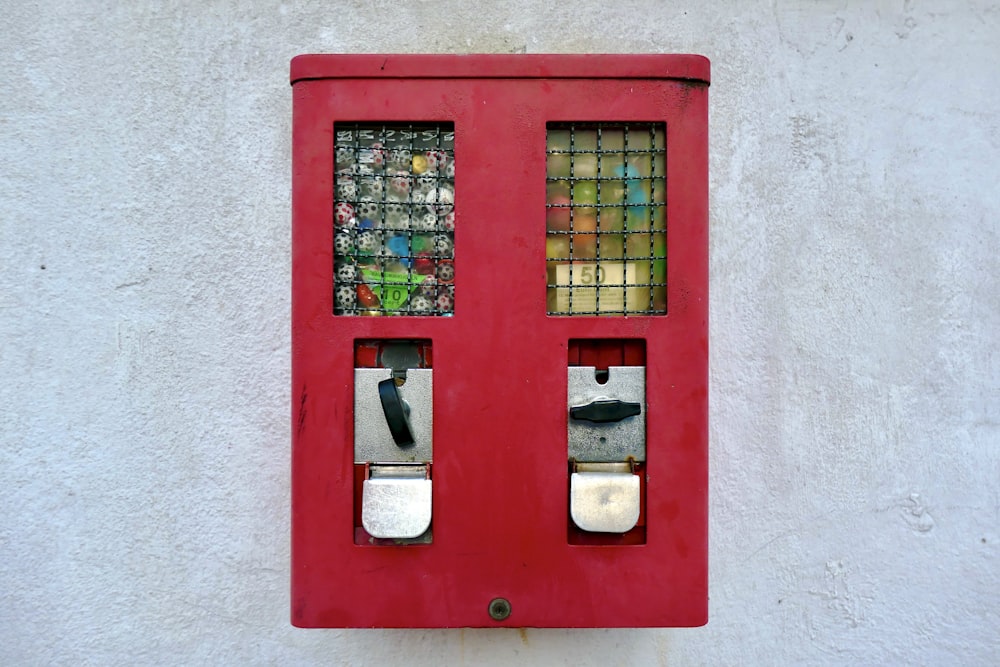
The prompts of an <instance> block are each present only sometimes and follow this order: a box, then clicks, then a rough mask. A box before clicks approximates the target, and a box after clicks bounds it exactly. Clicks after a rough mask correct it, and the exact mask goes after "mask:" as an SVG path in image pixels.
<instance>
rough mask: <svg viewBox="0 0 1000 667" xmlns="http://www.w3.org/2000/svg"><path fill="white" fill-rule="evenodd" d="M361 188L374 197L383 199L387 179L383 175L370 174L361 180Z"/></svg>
mask: <svg viewBox="0 0 1000 667" xmlns="http://www.w3.org/2000/svg"><path fill="white" fill-rule="evenodd" d="M361 189H362V191H364V193H365V194H366V195H368V196H369V197H372V198H373V199H382V195H383V193H384V192H385V179H384V178H382V177H381V176H369V177H368V178H365V179H363V180H362V181H361Z"/></svg>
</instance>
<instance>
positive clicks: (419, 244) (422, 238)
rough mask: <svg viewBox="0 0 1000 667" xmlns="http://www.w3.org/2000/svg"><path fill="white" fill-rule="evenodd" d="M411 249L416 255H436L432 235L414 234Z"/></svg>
mask: <svg viewBox="0 0 1000 667" xmlns="http://www.w3.org/2000/svg"><path fill="white" fill-rule="evenodd" d="M410 247H412V248H413V251H414V252H416V253H418V254H419V253H427V254H434V237H433V236H431V235H430V234H414V235H413V239H412V240H411V241H410Z"/></svg>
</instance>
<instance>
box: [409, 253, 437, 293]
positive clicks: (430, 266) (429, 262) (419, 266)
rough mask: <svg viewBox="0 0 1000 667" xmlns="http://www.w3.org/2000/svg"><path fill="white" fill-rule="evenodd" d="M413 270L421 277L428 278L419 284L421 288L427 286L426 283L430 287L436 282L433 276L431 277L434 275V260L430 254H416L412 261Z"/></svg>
mask: <svg viewBox="0 0 1000 667" xmlns="http://www.w3.org/2000/svg"><path fill="white" fill-rule="evenodd" d="M413 270H414V271H415V272H416V273H419V274H420V275H422V276H428V277H427V278H426V279H425V280H424V282H423V283H421V286H423V285H425V284H427V283H428V282H430V283H431V284H432V285H433V284H435V283H436V282H437V281H436V280H435V278H434V276H433V275H431V274H433V273H434V260H433V259H432V258H431V255H430V253H427V252H422V253H420V254H418V255H417V257H416V259H414V260H413Z"/></svg>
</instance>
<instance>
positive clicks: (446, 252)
mask: <svg viewBox="0 0 1000 667" xmlns="http://www.w3.org/2000/svg"><path fill="white" fill-rule="evenodd" d="M431 243H432V244H433V248H434V254H435V255H437V256H438V257H451V256H452V254H453V253H454V252H455V242H454V241H452V240H451V237H450V236H447V235H445V234H438V235H437V236H435V237H434V238H433V239H432V240H431Z"/></svg>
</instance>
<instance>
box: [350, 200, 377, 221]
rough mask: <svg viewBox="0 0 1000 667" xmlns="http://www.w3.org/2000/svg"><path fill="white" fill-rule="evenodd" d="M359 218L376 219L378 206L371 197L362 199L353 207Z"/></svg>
mask: <svg viewBox="0 0 1000 667" xmlns="http://www.w3.org/2000/svg"><path fill="white" fill-rule="evenodd" d="M354 210H355V212H356V213H357V215H358V217H359V218H369V219H372V220H374V219H375V218H377V217H378V204H376V203H375V200H374V199H372V198H371V197H362V198H361V199H359V200H358V203H357V204H356V205H355V207H354Z"/></svg>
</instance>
